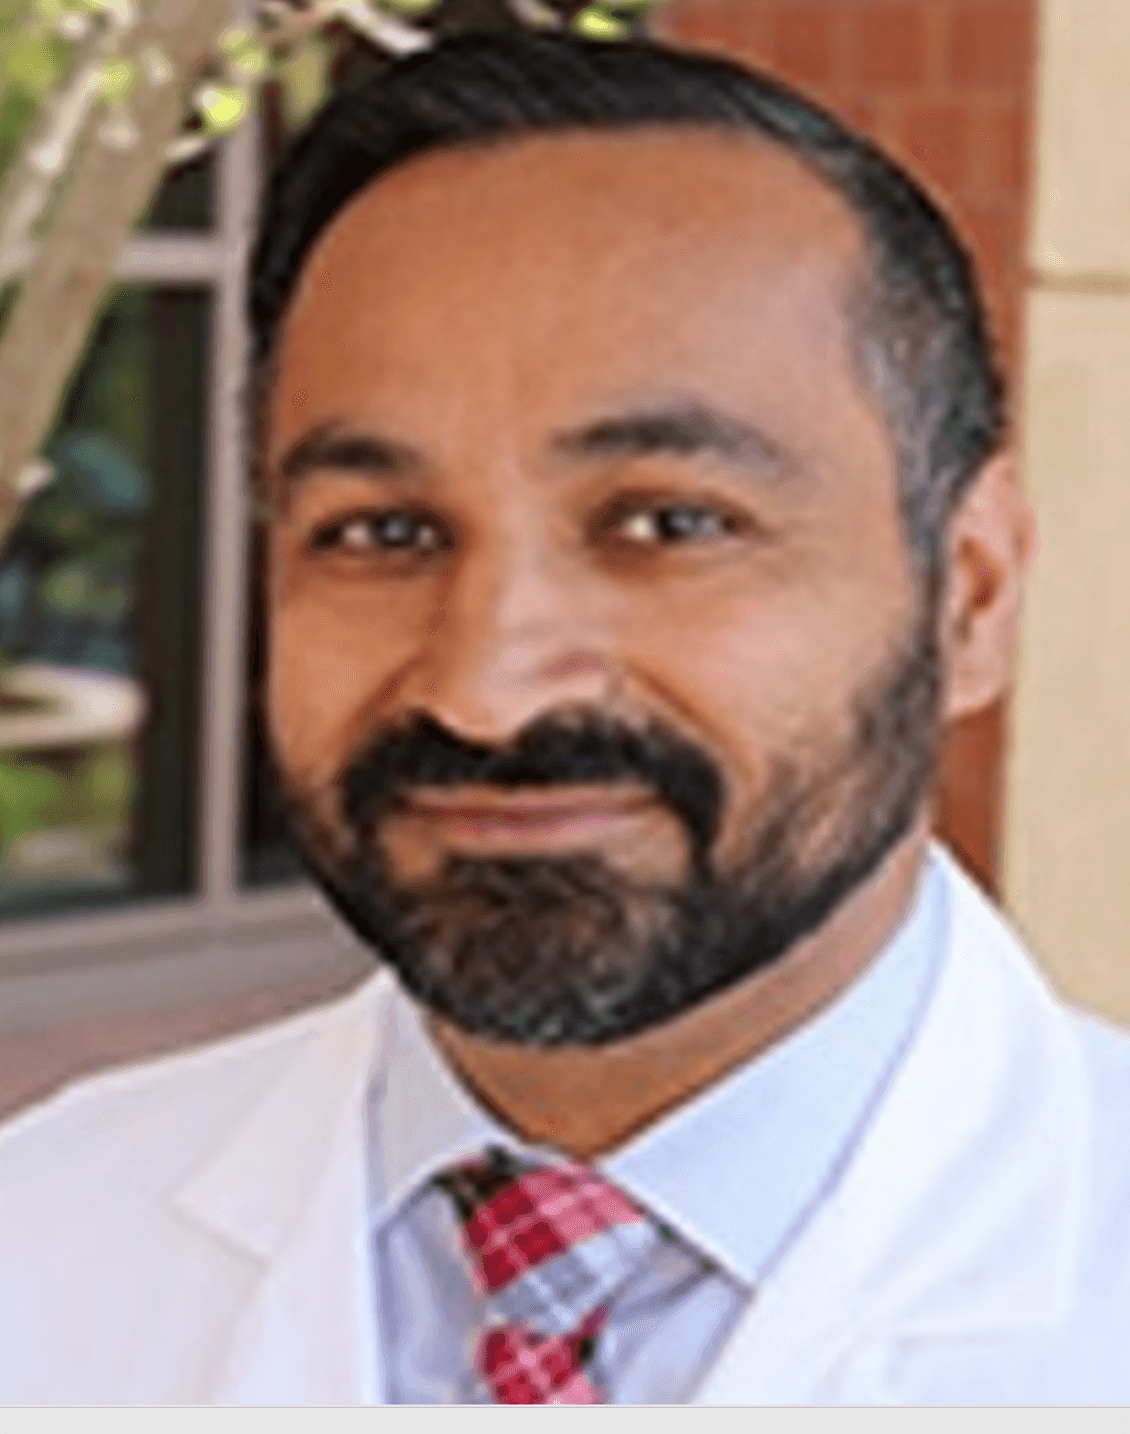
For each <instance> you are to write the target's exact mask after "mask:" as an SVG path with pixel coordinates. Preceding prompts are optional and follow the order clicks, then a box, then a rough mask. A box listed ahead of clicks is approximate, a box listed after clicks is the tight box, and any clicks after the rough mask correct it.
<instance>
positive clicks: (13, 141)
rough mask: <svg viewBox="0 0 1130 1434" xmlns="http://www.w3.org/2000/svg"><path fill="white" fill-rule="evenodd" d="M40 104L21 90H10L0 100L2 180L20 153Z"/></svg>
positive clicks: (0, 170) (0, 167)
mask: <svg viewBox="0 0 1130 1434" xmlns="http://www.w3.org/2000/svg"><path fill="white" fill-rule="evenodd" d="M38 109H39V104H38V102H37V101H36V100H34V99H33V98H32V97H31V95H29V94H26V93H25V92H24V91H23V90H21V89H8V90H5V91H4V95H3V97H2V98H0V178H2V177H3V174H4V171H5V170H6V169H7V167H8V165H9V164H10V163H11V162H12V159H13V157H14V156H15V155H16V154H17V153H18V152H19V148H20V144H21V142H22V141H23V137H24V135H25V134H26V133H27V132H28V130H29V129H30V127H31V122H32V120H34V118H35V116H36V112H37V111H38Z"/></svg>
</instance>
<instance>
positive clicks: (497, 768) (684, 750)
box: [341, 713, 724, 861]
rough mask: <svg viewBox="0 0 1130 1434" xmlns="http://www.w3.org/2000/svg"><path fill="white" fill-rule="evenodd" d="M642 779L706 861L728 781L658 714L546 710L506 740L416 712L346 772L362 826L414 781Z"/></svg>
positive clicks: (353, 814) (347, 801) (352, 815)
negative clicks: (630, 720)
mask: <svg viewBox="0 0 1130 1434" xmlns="http://www.w3.org/2000/svg"><path fill="white" fill-rule="evenodd" d="M591 782H610V783H615V782H634V783H638V784H641V785H643V786H644V787H646V788H648V789H649V790H650V791H652V792H653V793H654V794H655V796H656V797H658V799H659V800H660V801H661V802H663V803H664V804H665V805H666V806H667V807H669V808H670V809H671V810H672V811H673V812H675V814H676V815H677V816H679V817H680V819H681V820H682V822H683V823H684V825H685V826H686V827H687V829H688V830H689V832H690V835H691V839H692V846H693V851H694V854H695V856H696V859H698V860H699V861H704V860H705V858H706V855H707V853H708V852H709V851H710V848H711V847H712V846H713V843H714V839H715V837H716V835H717V832H718V826H719V822H720V820H721V816H722V805H723V798H724V783H723V780H722V775H721V772H720V770H719V768H718V766H717V764H716V763H715V762H714V761H713V760H712V759H711V758H710V757H709V756H707V754H706V753H704V752H701V751H700V750H699V749H698V748H697V747H695V746H694V745H693V744H691V743H689V742H687V741H686V740H685V739H683V738H682V737H680V736H678V735H677V734H676V733H674V732H671V731H669V730H668V729H666V728H664V727H662V726H661V725H659V724H657V723H654V722H653V723H651V724H650V725H649V726H648V727H647V728H645V729H644V730H642V731H637V730H636V729H634V728H632V727H630V726H628V725H626V724H624V723H621V722H618V721H616V720H614V719H612V718H609V717H606V716H604V715H602V714H597V713H586V714H583V715H581V716H578V717H575V718H570V719H565V718H562V717H554V716H548V717H544V718H541V719H539V720H538V721H537V722H535V723H533V724H532V725H531V726H530V727H528V728H526V729H525V730H524V731H523V732H521V733H519V734H518V736H517V737H516V738H515V739H514V740H513V741H512V742H509V743H507V744H506V745H505V746H502V747H497V748H495V747H489V746H482V745H479V744H477V743H472V742H465V741H463V740H462V739H461V738H460V737H458V736H456V735H455V734H454V733H452V732H449V731H448V730H447V729H446V728H445V727H442V726H441V725H440V724H439V723H438V722H436V721H435V720H434V719H433V718H431V717H427V716H423V715H421V716H418V717H416V718H414V719H412V720H410V721H409V722H408V723H406V724H405V725H403V726H401V727H398V728H396V729H395V730H393V731H390V732H387V733H382V734H381V735H380V736H378V737H376V738H374V739H373V740H372V741H371V742H370V743H369V744H368V745H367V746H366V747H365V748H364V749H363V750H362V751H361V752H360V753H359V754H358V755H357V756H356V757H355V758H354V759H353V760H352V761H351V762H350V763H349V765H348V766H347V767H346V769H345V771H344V773H343V776H342V782H341V785H342V792H343V808H344V813H345V816H346V818H347V820H348V821H349V823H350V825H351V826H352V827H353V828H354V830H362V829H365V828H367V827H369V826H371V825H372V824H373V823H375V822H376V821H378V820H379V819H380V818H381V817H382V816H383V815H385V814H386V813H387V812H388V811H389V809H390V808H392V807H393V806H395V805H396V803H397V802H398V801H400V800H402V799H403V798H404V797H405V796H406V795H407V794H408V792H409V791H410V790H411V789H412V788H414V787H458V786H464V785H468V786H470V785H475V786H478V785H483V786H497V787H544V786H568V785H570V784H576V783H591Z"/></svg>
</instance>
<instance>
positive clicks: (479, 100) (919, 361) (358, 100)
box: [250, 32, 1007, 592]
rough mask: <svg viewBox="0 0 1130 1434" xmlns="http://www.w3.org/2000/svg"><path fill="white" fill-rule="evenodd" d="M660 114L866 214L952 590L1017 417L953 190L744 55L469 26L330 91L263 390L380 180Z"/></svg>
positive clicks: (262, 278) (872, 332) (908, 467)
mask: <svg viewBox="0 0 1130 1434" xmlns="http://www.w3.org/2000/svg"><path fill="white" fill-rule="evenodd" d="M655 124H663V125H668V124H670V125H694V126H698V127H703V126H705V127H714V128H720V129H727V130H740V131H745V132H747V133H750V134H753V135H756V136H759V137H761V138H763V139H765V140H768V141H770V142H771V143H774V144H778V145H780V146H781V147H782V148H783V149H785V150H787V151H788V152H789V153H790V154H792V155H794V156H795V157H796V159H797V160H798V161H800V162H801V163H802V164H804V165H805V166H806V167H807V168H808V169H809V170H810V171H811V172H812V173H814V174H815V175H816V176H818V177H819V178H820V179H822V180H823V181H824V182H825V183H826V184H828V185H829V186H830V187H831V188H832V189H834V190H835V191H836V192H837V193H838V194H839V195H840V196H841V197H842V199H843V200H844V201H845V202H846V203H847V205H848V206H849V207H850V209H851V210H852V211H853V213H854V214H855V216H856V218H857V220H858V222H859V225H860V230H861V234H862V237H863V242H864V251H865V257H866V264H865V265H864V270H865V272H863V273H862V274H861V275H860V276H859V280H858V282H857V286H856V289H855V291H854V293H853V298H852V302H851V305H850V308H851V312H850V313H849V319H850V323H851V334H852V349H853V353H852V357H853V360H854V362H855V364H856V367H857V370H858V372H859V374H860V376H861V378H862V379H863V381H864V382H865V383H866V385H867V386H868V388H869V389H870V391H871V392H872V394H873V395H874V397H875V399H876V401H877V402H878V404H879V406H880V408H881V410H882V411H883V413H884V415H885V417H886V420H887V422H888V425H889V428H890V431H891V434H892V437H893V439H894V442H895V447H896V452H897V454H898V460H899V472H900V484H901V504H902V511H903V519H904V523H905V525H906V529H907V534H908V538H909V541H910V545H911V549H912V552H913V554H914V556H915V558H916V565H917V566H918V567H919V569H920V571H921V573H922V574H923V576H924V578H926V579H927V580H928V581H929V584H930V587H931V589H932V590H934V591H935V592H936V590H937V584H938V583H939V581H940V579H941V576H942V558H943V552H944V541H943V540H944V535H945V531H946V525H947V522H948V519H949V516H950V514H951V513H952V511H953V509H954V507H955V505H956V504H957V502H958V500H959V499H960V497H961V495H962V493H963V492H964V490H965V488H966V487H967V485H968V484H969V482H970V481H971V480H972V479H973V477H974V476H975V475H976V473H977V471H978V470H979V469H980V467H981V466H982V464H983V463H984V462H985V461H986V459H987V458H989V457H990V456H991V455H992V454H993V453H994V452H995V451H996V450H997V449H999V448H1000V446H1001V444H1002V442H1003V440H1004V435H1005V431H1006V428H1007V419H1006V403H1005V392H1004V384H1003V381H1002V378H1001V375H1000V372H999V370H998V368H997V365H996V362H995V357H994V352H993V346H992V342H991V339H990V337H989V332H988V325H987V322H986V316H985V310H984V306H983V302H982V299H981V296H980V293H979V290H978V284H977V279H976V275H975V271H974V268H973V265H972V263H971V261H970V258H969V256H968V254H967V253H966V250H965V248H964V246H963V244H962V242H961V240H960V239H959V238H958V236H957V234H956V233H955V231H954V229H953V226H952V225H951V224H950V222H949V221H948V220H947V219H946V217H945V216H944V215H943V214H942V212H941V211H940V209H939V208H938V206H937V205H936V204H935V203H934V202H933V201H932V200H931V199H930V197H929V196H928V195H927V194H926V193H925V192H924V191H923V189H922V188H921V187H920V186H919V185H918V184H917V183H916V182H915V181H914V180H913V179H912V178H911V177H910V176H909V175H907V174H906V173H904V172H903V171H902V170H901V169H900V168H899V167H898V166H897V165H896V164H894V163H893V162H892V161H891V160H890V159H888V158H887V157H886V156H885V155H884V154H883V153H882V152H881V151H880V150H879V149H878V148H877V147H876V146H875V145H874V144H872V143H871V142H870V141H869V140H867V139H866V138H864V137H862V136H860V135H857V134H855V133H854V132H853V131H852V130H851V129H849V128H848V127H847V126H846V125H845V124H844V123H843V122H841V121H840V120H839V119H837V118H836V117H835V116H834V115H832V114H830V113H828V112H826V111H825V110H823V109H821V108H820V107H819V106H817V105H816V104H814V103H813V102H812V101H811V100H809V99H807V98H805V97H804V96H803V95H800V94H798V93H796V92H795V91H794V90H791V89H789V88H788V87H787V86H785V85H783V84H781V83H780V82H779V81H777V80H775V79H772V78H770V77H768V76H766V75H763V74H758V73H754V72H752V71H750V70H747V69H745V68H743V67H742V66H740V65H737V64H734V63H732V62H730V61H727V60H723V59H719V58H715V57H713V56H707V55H703V54H697V53H689V52H685V51H679V50H675V49H671V48H668V47H666V46H663V45H659V44H653V43H649V42H635V41H632V42H621V43H613V44H602V43H595V42H591V41H584V40H580V39H576V38H572V37H565V36H561V35H547V34H541V33H523V32H510V33H497V32H492V33H489V34H487V33H479V34H464V35H460V36H457V37H456V38H453V39H450V40H446V41H442V42H441V43H439V44H437V45H436V46H435V47H434V48H432V49H430V50H427V51H425V52H423V53H421V54H417V55H414V56H412V57H411V58H409V59H405V60H402V61H399V62H397V63H395V64H393V65H391V66H390V67H389V68H388V70H387V71H386V72H385V73H384V74H383V75H381V76H379V77H378V78H376V79H374V80H372V81H370V82H368V83H367V84H365V85H362V86H360V87H359V88H357V89H354V90H352V91H348V92H346V93H343V94H341V95H339V96H337V97H336V98H334V99H333V100H331V101H330V102H329V103H328V104H327V105H326V106H325V107H324V108H323V109H322V110H321V111H320V112H319V114H318V115H317V116H316V117H315V119H314V120H313V122H312V123H311V124H310V125H309V126H308V127H307V128H306V129H305V130H304V131H303V132H302V133H301V134H300V135H299V136H298V137H297V139H296V140H295V142H294V143H293V144H292V146H291V147H290V149H289V151H288V152H287V153H286V154H285V155H284V157H283V159H282V161H281V162H280V164H279V165H278V167H277V169H276V170H275V173H274V174H273V176H272V178H271V180H270V183H269V185H268V188H267V193H266V197H265V203H264V207H263V211H262V217H261V227H260V235H259V240H258V244H257V246H256V249H255V254H254V261H253V274H252V283H251V292H250V313H251V323H252V328H253V333H254V357H255V370H256V374H257V375H258V382H257V384H256V389H257V392H258V393H259V395H260V397H265V389H266V386H267V383H268V382H269V371H270V361H271V356H272V349H273V346H274V340H275V335H276V331H277V329H278V326H279V323H280V320H281V318H282V315H283V312H284V310H285V307H286V304H287V301H288V299H289V297H290V295H291V293H292V291H293V288H294V285H295V281H296V279H297V276H298V273H299V270H300V269H301V266H302V263H303V260H304V258H305V256H306V255H307V253H308V252H309V250H310V248H311V246H312V245H313V243H314V241H315V239H316V238H317V236H318V235H319V233H320V232H321V231H322V230H323V229H324V228H325V226H326V225H327V224H328V223H329V221H330V220H331V219H332V218H333V216H334V215H335V214H336V213H337V212H338V211H339V210H340V209H342V208H343V207H344V206H345V204H346V203H347V202H348V201H349V200H350V199H351V198H352V196H353V195H355V194H356V193H357V192H358V191H359V190H361V189H362V188H363V187H364V186H365V185H367V184H368V183H369V182H370V181H371V180H373V179H375V178H376V177H377V176H379V175H381V174H383V173H385V172H386V171H387V170H389V169H390V168H392V167H393V166H394V165H397V164H399V163H401V162H402V161H404V160H407V159H409V158H411V157H412V156H415V155H418V154H421V153H423V152H425V151H427V150H433V149H441V148H450V147H452V146H456V145H461V144H473V143H475V142H482V141H490V140H498V139H505V138H507V137H511V136H513V137H520V136H524V135H529V134H532V133H539V132H546V131H562V130H576V129H582V128H591V129H596V130H601V129H625V128H631V127H635V126H645V125H648V126H650V125H655ZM261 407H262V404H261V403H257V404H256V408H257V411H258V410H260V409H261Z"/></svg>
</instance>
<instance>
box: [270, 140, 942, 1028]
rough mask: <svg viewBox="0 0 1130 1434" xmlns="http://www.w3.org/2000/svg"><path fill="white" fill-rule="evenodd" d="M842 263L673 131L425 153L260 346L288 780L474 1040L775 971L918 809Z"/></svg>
mask: <svg viewBox="0 0 1130 1434" xmlns="http://www.w3.org/2000/svg"><path fill="white" fill-rule="evenodd" d="M859 254H860V242H859V238H858V234H857V231H856V228H855V225H854V223H853V221H852V219H851V218H850V217H849V215H848V213H847V212H846V210H845V209H844V207H843V206H842V204H841V203H840V201H839V200H838V198H837V197H836V196H835V195H833V194H832V193H830V192H829V191H827V190H826V189H825V188H824V187H823V186H822V185H821V184H819V183H818V182H817V181H816V180H815V179H813V178H812V177H811V176H809V175H808V174H807V173H805V172H804V171H803V170H802V169H801V168H800V167H799V166H798V165H797V164H796V163H795V162H794V161H792V160H791V159H789V158H788V157H787V156H785V155H783V154H782V153H781V152H780V151H778V150H775V149H773V148H771V147H769V146H764V145H761V144H760V143H758V142H755V141H753V140H750V139H745V138H738V137H729V136H722V135H719V134H717V133H710V132H706V131H702V132H699V131H692V130H679V131H676V130H670V129H666V130H665V129H658V128H657V129H651V130H640V131H634V132H631V133H614V132H609V133H600V134H575V135H573V134H568V135H557V136H546V137H538V138H530V139H523V140H522V141H520V142H510V143H507V144H503V145H500V146H498V147H496V148H486V147H482V148H474V149H467V150H460V151H448V152H446V153H440V154H435V155H431V156H427V157H424V158H422V159H420V160H417V161H415V162H414V163H412V164H409V165H406V166H404V167H403V168H401V169H398V170H396V171H394V172H393V173H391V174H390V175H388V176H386V177H385V178H384V179H382V180H380V181H378V182H377V183H375V184H374V185H372V186H370V187H369V188H368V189H367V190H366V191H365V192H363V193H362V194H361V195H360V196H359V197H358V198H357V199H355V200H354V201H353V202H352V204H351V205H349V206H348V207H347V209H346V210H344V211H343V212H342V213H341V214H339V215H338V216H337V218H336V220H335V221H334V222H333V223H332V224H331V226H330V227H329V228H328V229H327V231H326V232H325V234H324V235H323V236H322V237H321V239H320V241H319V242H318V244H317V245H316V247H315V249H314V250H313V252H312V254H311V255H310V257H309V258H308V260H307V263H306V265H305V268H304V270H303V273H302V275H301V277H300V281H299V285H298V287H297V290H296V294H295V298H294V300H293V302H292V304H291V307H290V310H289V312H288V315H287V319H286V322H285V324H284V327H283V330H282V332H281V335H280V341H279V348H278V366H277V374H276V381H275V383H274V386H273V389H272V394H271V402H270V408H269V416H268V438H267V467H268V472H269V474H270V476H271V481H272V482H273V483H274V485H275V495H276V500H277V501H278V503H279V505H280V507H279V512H278V516H277V517H276V518H275V519H274V520H273V522H272V526H271V529H270V534H269V563H268V585H269V586H268V615H269V643H270V648H269V676H268V682H267V687H266V694H265V696H266V711H267V717H268V723H269V728H270V735H271V743H272V747H273V752H274V759H275V762H276V765H277V768H278V772H279V776H280V779H281V781H282V784H283V787H284V790H285V792H286V793H287V796H288V799H289V802H290V805H291V808H292V814H293V817H294V821H295V828H296V832H297V834H298V836H299V840H300V841H301V843H302V845H303V847H304V849H305V851H306V853H307V856H308V857H309V859H310V861H311V864H312V865H313V867H314V869H315V870H316V871H317V873H318V875H319V876H320V878H321V879H322V881H323V882H324V883H325V885H326V887H327V890H328V891H329V892H330V894H331V896H332V897H333V899H334V900H335V901H336V902H337V904H338V906H339V908H340V909H341V910H342V911H343V912H344V913H345V914H346V915H347V916H348V918H349V919H350V920H351V921H352V922H353V924H354V925H355V927H356V928H357V929H358V931H359V932H360V934H361V935H362V936H363V937H364V938H366V939H367V940H369V941H370V942H371V943H372V944H373V945H375V946H377V947H378V948H379V949H380V951H381V952H382V954H383V955H384V956H385V957H386V958H387V959H388V960H390V961H391V962H392V963H393V964H394V965H395V966H396V968H397V969H398V971H399V972H400V974H401V977H402V979H403V980H404V981H405V982H406V984H407V985H408V986H409V988H410V989H412V990H413V991H415V992H416V993H417V994H418V995H419V996H421V997H422V998H423V999H424V1000H425V1001H426V1002H428V1003H429V1004H430V1005H431V1006H432V1007H433V1008H434V1009H436V1010H437V1011H439V1012H441V1013H443V1014H445V1015H447V1016H448V1017H450V1018H452V1019H454V1020H456V1021H457V1022H459V1023H460V1024H461V1025H463V1026H464V1027H465V1028H467V1029H470V1030H472V1031H477V1032H479V1033H481V1034H486V1035H493V1036H496V1037H499V1038H503V1039H508V1040H519V1041H525V1042H531V1043H541V1044H551V1043H560V1042H568V1041H587V1042H595V1041H606V1040H609V1039H613V1038H616V1037H619V1036H624V1035H627V1034H629V1033H631V1032H633V1031H636V1030H639V1029H642V1028H644V1027H646V1026H649V1025H654V1024H656V1023H657V1022H661V1021H664V1020H667V1019H669V1018H670V1017H671V1016H672V1015H674V1014H676V1013H677V1012H679V1011H681V1010H683V1009H685V1008H687V1007H688V1006H691V1005H693V1004H694V1003H695V1002H697V1001H699V1000H701V999H702V998H703V997H704V996H705V995H707V994H709V993H711V992H713V991H715V990H718V989H721V988H723V987H725V986H726V985H729V984H732V983H733V982H734V981H735V980H738V979H740V978H741V977H742V976H744V975H746V974H747V973H750V972H752V971H754V970H757V969H759V968H761V967H763V966H765V965H767V964H768V963H771V962H773V961H775V960H777V959H778V958H779V957H780V956H781V955H782V954H783V952H785V951H787V950H788V949H789V948H790V947H791V946H792V945H793V944H794V943H795V942H796V941H797V940H798V939H799V938H800V937H801V936H804V935H806V934H808V933H809V932H810V931H812V930H814V929H815V928H817V927H818V926H819V925H820V923H821V922H822V921H823V920H824V918H825V917H826V916H827V915H828V914H829V913H830V911H831V910H832V909H833V908H834V907H835V906H836V905H837V904H838V903H839V902H840V901H841V900H842V899H843V897H844V896H845V895H846V894H847V893H848V891H850V890H851V889H853V888H854V887H855V886H856V885H858V884H859V883H860V882H861V881H862V880H863V879H864V878H865V877H867V876H868V875H870V874H871V873H872V872H873V871H874V870H875V868H876V866H877V865H878V863H879V862H880V861H881V860H882V858H883V857H884V856H885V855H886V853H887V852H888V851H889V850H890V848H891V847H892V845H893V844H894V843H895V842H896V841H897V840H898V839H899V838H900V837H902V836H903V835H904V834H905V833H906V831H907V830H908V828H909V826H910V824H911V823H912V821H913V820H914V819H915V817H917V816H918V815H919V814H920V811H921V807H922V803H923V800H924V797H925V794H926V790H927V787H928V784H929V780H930V776H931V774H932V770H933V763H934V755H935V746H936V736H937V718H938V710H939V692H938V682H939V670H938V668H939V664H938V661H937V655H936V651H935V644H934V630H933V629H934V614H933V613H931V612H928V611H924V610H923V608H922V603H921V601H920V594H919V593H918V591H917V587H916V584H915V582H914V579H913V578H912V575H911V565H910V562H909V555H908V553H907V551H906V547H905V540H904V536H903V529H902V526H901V523H900V519H899V514H898V490H897V477H896V467H895V457H894V452H893V447H892V443H891V440H890V438H889V435H888V433H887V431H886V427H885V425H884V422H883V419H882V416H881V414H880V413H879V412H878V410H877V408H876V406H875V404H874V402H873V400H872V399H871V398H870V397H869V396H868V395H867V394H866V393H865V392H864V391H863V389H862V388H861V386H860V384H859V382H858V380H857V378H856V376H855V374H854V373H853V370H852V366H851V361H850V357H849V345H848V335H847V329H846V321H845V317H844V311H845V307H846V305H847V303H848V299H849V295H850V292H851V289H852V285H853V283H854V279H855V275H856V274H857V272H858V264H859Z"/></svg>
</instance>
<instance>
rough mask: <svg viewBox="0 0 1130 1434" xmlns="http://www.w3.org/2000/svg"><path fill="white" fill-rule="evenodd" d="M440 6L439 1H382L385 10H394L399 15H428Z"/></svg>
mask: <svg viewBox="0 0 1130 1434" xmlns="http://www.w3.org/2000/svg"><path fill="white" fill-rule="evenodd" d="M438 4H439V0H381V5H382V8H383V9H385V10H394V11H395V12H396V14H398V15H426V14H427V13H428V11H429V10H434V9H435V8H436V6H437V5H438Z"/></svg>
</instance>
